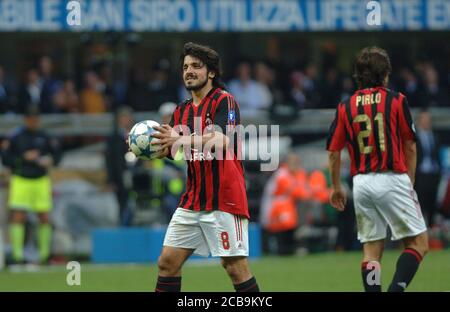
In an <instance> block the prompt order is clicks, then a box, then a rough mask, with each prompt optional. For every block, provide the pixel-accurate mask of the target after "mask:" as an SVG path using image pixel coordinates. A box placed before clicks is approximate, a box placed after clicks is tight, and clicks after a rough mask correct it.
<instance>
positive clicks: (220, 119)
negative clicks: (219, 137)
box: [214, 95, 241, 133]
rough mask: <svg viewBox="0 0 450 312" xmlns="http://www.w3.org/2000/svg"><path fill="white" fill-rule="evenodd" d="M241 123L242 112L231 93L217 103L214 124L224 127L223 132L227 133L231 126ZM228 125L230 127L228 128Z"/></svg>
mask: <svg viewBox="0 0 450 312" xmlns="http://www.w3.org/2000/svg"><path fill="white" fill-rule="evenodd" d="M240 123H241V113H240V110H239V105H238V104H237V103H236V101H235V99H234V98H233V96H231V95H226V96H224V97H222V99H221V100H220V102H219V103H218V104H217V109H216V113H215V116H214V124H215V125H216V126H219V127H220V129H222V133H226V132H227V130H229V128H230V127H231V128H234V126H236V125H238V124H240ZM227 126H228V129H227Z"/></svg>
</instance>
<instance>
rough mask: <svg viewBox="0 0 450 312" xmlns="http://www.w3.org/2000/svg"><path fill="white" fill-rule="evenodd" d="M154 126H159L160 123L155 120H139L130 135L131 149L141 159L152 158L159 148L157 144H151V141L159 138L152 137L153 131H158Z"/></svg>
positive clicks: (129, 143)
mask: <svg viewBox="0 0 450 312" xmlns="http://www.w3.org/2000/svg"><path fill="white" fill-rule="evenodd" d="M153 126H159V123H157V122H156V121H153V120H145V121H141V122H138V123H137V124H135V125H134V126H133V128H131V131H130V133H129V135H128V145H129V146H130V150H131V151H132V152H133V154H134V155H136V157H137V158H139V159H144V160H150V159H152V158H153V157H152V155H153V154H154V153H155V152H156V151H157V150H158V149H159V146H157V145H151V144H150V142H151V141H155V140H158V139H156V138H153V137H151V136H150V135H151V134H152V133H155V132H157V131H156V130H155V129H153Z"/></svg>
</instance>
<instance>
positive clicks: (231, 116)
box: [228, 110, 236, 121]
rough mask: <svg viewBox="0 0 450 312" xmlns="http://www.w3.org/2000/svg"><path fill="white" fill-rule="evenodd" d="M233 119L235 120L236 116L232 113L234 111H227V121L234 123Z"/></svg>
mask: <svg viewBox="0 0 450 312" xmlns="http://www.w3.org/2000/svg"><path fill="white" fill-rule="evenodd" d="M235 118H236V114H235V113H234V110H231V111H229V112H228V120H229V121H234V119H235Z"/></svg>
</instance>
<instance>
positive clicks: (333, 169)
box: [328, 152, 341, 190]
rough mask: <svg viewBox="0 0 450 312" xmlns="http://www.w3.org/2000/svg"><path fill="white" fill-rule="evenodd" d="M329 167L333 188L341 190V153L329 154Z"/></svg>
mask: <svg viewBox="0 0 450 312" xmlns="http://www.w3.org/2000/svg"><path fill="white" fill-rule="evenodd" d="M328 167H329V169H330V175H331V186H332V187H333V189H335V190H340V189H341V152H328Z"/></svg>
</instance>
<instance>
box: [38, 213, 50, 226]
mask: <svg viewBox="0 0 450 312" xmlns="http://www.w3.org/2000/svg"><path fill="white" fill-rule="evenodd" d="M38 218H39V222H40V223H43V224H47V223H50V217H49V215H48V213H41V214H39V216H38Z"/></svg>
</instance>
